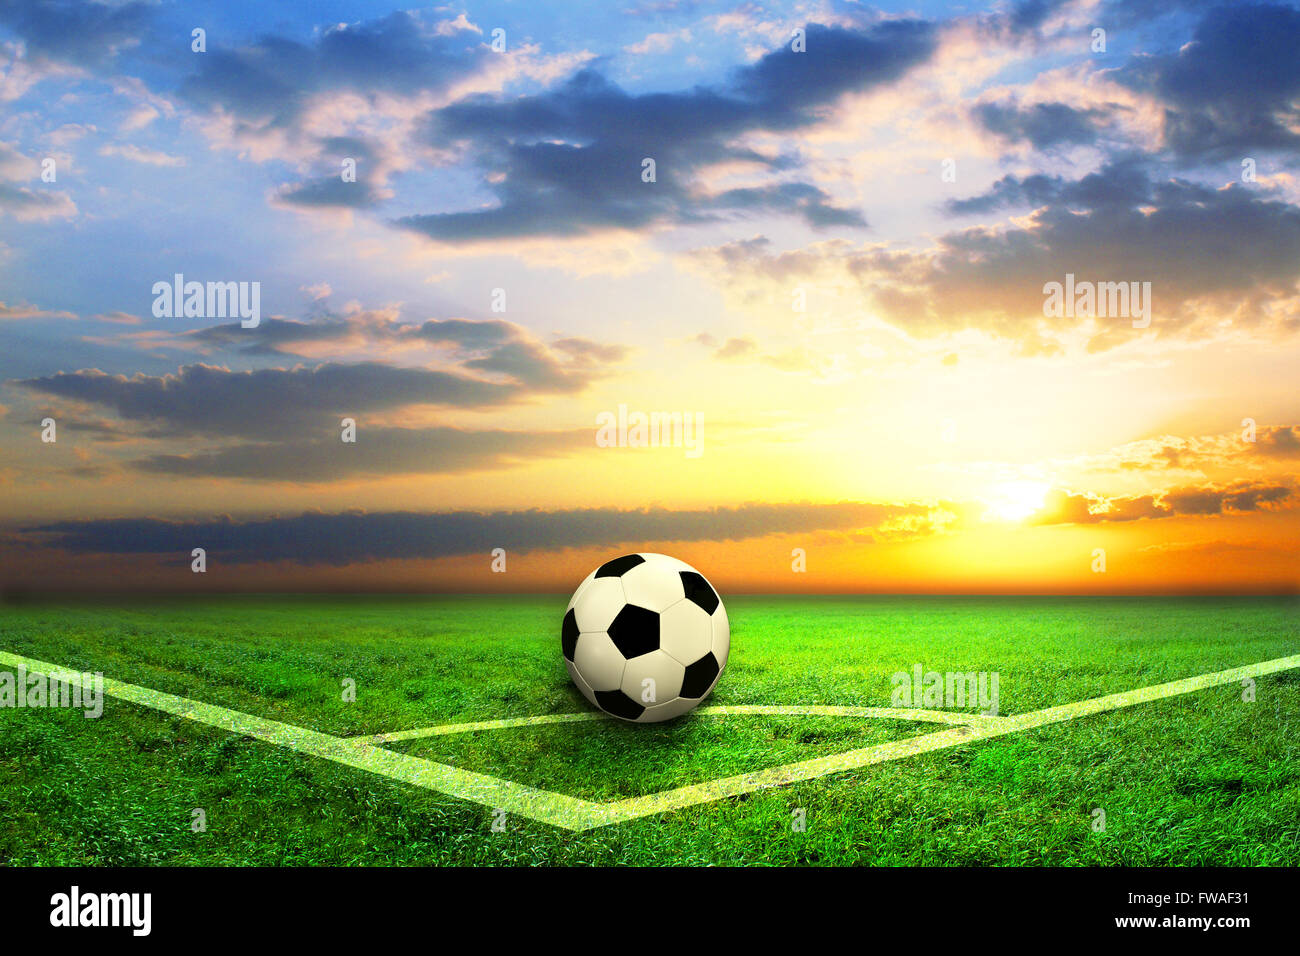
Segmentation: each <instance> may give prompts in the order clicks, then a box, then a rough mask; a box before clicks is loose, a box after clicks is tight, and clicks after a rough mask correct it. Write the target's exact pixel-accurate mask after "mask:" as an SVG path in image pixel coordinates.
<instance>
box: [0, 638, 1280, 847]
mask: <svg viewBox="0 0 1300 956" xmlns="http://www.w3.org/2000/svg"><path fill="white" fill-rule="evenodd" d="M0 664H7V665H9V666H11V667H25V668H26V669H27V671H28V673H43V674H46V675H48V676H51V677H56V676H57V677H58V678H59V679H61V680H63V681H64V682H65V683H68V684H69V685H81V683H82V675H80V674H78V673H75V672H72V671H71V669H70V668H66V667H62V666H60V665H58V664H50V663H48V662H46V661H39V660H35V659H34V658H30V657H22V656H20V655H18V654H10V653H6V652H4V651H0ZM1296 667H1300V654H1294V655H1292V656H1290V657H1279V658H1276V659H1274V660H1271V661H1261V662H1259V663H1257V664H1247V665H1245V666H1243V667H1233V668H1229V669H1228V670H1223V671H1216V672H1214V673H1211V674H1200V675H1198V676H1196V677H1187V678H1183V679H1182V680H1176V681H1170V682H1168V683H1165V684H1155V685H1153V686H1150V687H1141V688H1138V689H1136V690H1131V691H1125V692H1123V693H1119V694H1109V695H1107V696H1105V697H1096V698H1093V699H1091V700H1083V701H1077V702H1075V703H1073V704H1062V705H1060V706H1058V707H1048V708H1045V709H1043V710H1036V711H1032V712H1031V713H1026V714H1018V715H1015V716H1011V717H976V716H974V715H969V714H967V715H946V716H947V717H961V718H962V720H961V721H956V720H949V721H946V722H948V723H955V724H957V726H953V727H950V728H949V729H947V730H940V731H935V732H933V733H929V734H924V735H922V736H919V737H909V738H907V739H904V740H896V741H892V742H889V743H883V744H876V745H874V746H871V747H864V748H862V749H860V750H851V751H848V752H846V753H841V754H834V755H832V756H829V757H818V758H815V759H813V760H803V761H799V762H797V763H789V764H783V765H781V766H779V767H770V768H768V769H766V770H760V771H758V772H756V773H749V774H741V775H738V776H734V777H724V778H722V779H719V780H712V781H709V782H708V783H702V784H695V785H693V786H688V787H678V788H676V789H674V790H665V791H662V792H660V793H652V794H648V795H646V796H642V797H629V798H627V799H624V800H617V801H614V802H611V803H593V802H591V801H587V800H581V799H579V798H577V797H570V796H566V795H564V794H559V793H552V792H550V791H547V790H539V789H536V788H533V787H527V786H524V785H523V784H518V783H514V782H512V781H510V780H503V779H501V778H499V777H493V776H490V775H488V774H482V773H475V772H473V771H470V770H462V769H459V768H457V767H452V766H449V765H447V764H440V763H435V762H434V761H432V760H426V759H423V758H420V757H412V756H409V755H407V754H402V753H397V752H395V751H392V750H386V749H384V748H383V747H381V746H379V743H380V741H379V740H378V738H381V737H382V738H384V739H385V741H392V740H396V739H412V737H413V736H414V735H418V736H432V735H433V734H431V733H429V731H434V732H439V733H463V732H466V731H467V730H478V729H497V728H498V727H513V726H524V725H529V724H540V723H560V722H566V721H571V720H582V719H586V718H587V715H585V714H553V715H549V716H546V715H544V716H542V717H540V718H539V717H523V718H514V719H513V720H507V721H483V722H480V723H478V724H444V725H442V726H441V727H440V728H439V727H434V728H427V727H426V728H421V729H420V730H419V731H405V732H398V733H397V734H388V735H384V734H380V735H376V736H374V737H352V738H346V737H336V736H333V735H331V734H323V733H320V732H319V731H315V730H308V729H307V728H305V727H297V726H294V725H293V724H286V723H281V722H280V721H276V720H267V719H265V718H262V717H255V716H253V715H252V714H245V713H241V712H239V711H237V710H229V709H227V708H225V707H218V706H216V705H214V704H205V703H202V702H201V701H196V700H190V699H188V698H185V697H177V696H175V695H173V694H165V693H163V692H162V691H157V690H151V689H149V688H147V687H139V686H137V685H135V684H127V683H123V682H121V681H116V680H111V679H109V678H104V693H105V694H107V695H108V696H110V697H115V698H117V699H118V700H124V701H127V702H129V703H133V704H138V705H140V706H142V707H151V708H153V709H154V710H159V711H162V712H163V713H168V714H173V715H174V716H177V717H184V718H186V719H187V720H193V721H196V722H198V723H201V724H206V725H207V726H209V727H216V728H218V729H221V730H226V731H229V732H231V733H236V734H242V735H243V736H246V737H252V738H253V739H255V740H262V741H265V742H267V743H271V744H275V745H276V746H279V747H286V748H288V749H290V750H295V751H297V752H298V753H303V754H309V755H311V756H316V757H323V758H324V759H326V760H332V761H334V762H335V763H340V764H344V765H345V766H349V767H356V768H358V769H361V770H368V771H370V772H371V773H376V774H379V775H381V776H384V777H387V778H389V779H390V780H397V781H399V782H401V783H408V784H412V785H414V786H417V787H424V788H426V789H429V790H436V791H437V792H439V793H443V794H446V795H448V796H452V797H459V798H461V799H465V800H472V801H474V802H475V803H479V804H482V805H483V806H485V807H492V808H500V809H502V810H505V811H506V812H507V813H516V814H519V815H520V816H524V817H528V818H530V819H533V820H539V821H541V822H543V823H549V824H552V825H553V826H558V827H563V828H565V829H568V830H574V831H579V830H589V829H592V828H593V827H600V826H607V825H609V824H612V823H623V822H625V821H628V820H635V819H637V818H639V817H645V816H649V815H651V814H654V813H663V812H666V811H670V810H679V809H682V808H683V807H689V806H694V805H695V804H700V803H709V802H712V801H715V800H720V799H722V798H723V797H731V796H737V795H739V794H743V793H751V792H753V791H755V790H762V789H767V788H769V787H780V786H785V785H786V784H790V783H795V782H797V781H801V780H811V779H814V778H816V777H821V776H824V775H826V774H831V773H841V772H843V771H846V770H855V769H858V768H860V767H865V766H869V765H871V764H874V763H883V762H885V761H888V760H899V759H902V758H904V757H912V756H916V755H917V754H922V753H930V752H932V751H936V750H943V749H946V748H948V747H956V746H960V745H962V744H967V743H972V742H974V741H977V740H987V739H990V738H993V737H1000V736H1002V735H1004V734H1011V733H1017V732H1019V731H1022V730H1029V729H1032V728H1034V727H1042V726H1046V725H1048V724H1054V723H1060V722H1062V721H1066V720H1074V719H1075V718H1078V717H1087V716H1090V715H1092V714H1099V713H1104V712H1106V711H1111V710H1118V709H1120V708H1123V707H1132V706H1135V705H1137V704H1145V703H1149V702H1151V701H1155V700H1161V699H1164V698H1166V697H1175V696H1177V695H1179V694H1188V693H1192V692H1193V691H1198V690H1204V689H1206V688H1209V687H1216V686H1219V685H1221V684H1234V683H1238V682H1240V681H1243V680H1245V679H1246V678H1249V677H1262V676H1264V675H1265V674H1272V673H1276V672H1277V671H1284V670H1291V669H1292V668H1296ZM814 710H816V711H821V710H823V708H813V707H799V706H795V707H793V708H785V707H776V708H768V707H760V708H751V707H707V708H701V710H700V711H699V712H700V713H713V714H721V715H734V714H744V713H788V712H798V713H809V712H813V711H814ZM825 710H827V711H835V712H841V713H839V715H840V716H849V715H852V716H857V715H858V714H857V711H859V710H861V711H864V712H865V711H870V712H871V713H870V714H868V715H866V716H873V717H879V716H884V715H883V714H881V713H880V712H881V711H890V712H892V713H898V714H900V715H907V716H900V717H899V718H898V719H905V720H906V719H911V720H917V719H924V718H918V717H917V716H916V715H917V713H918V712H916V711H911V710H906V709H904V710H896V709H893V708H825ZM848 712H853V713H852V714H849V713H848ZM931 713H938V712H931ZM448 728H451V729H448ZM403 733H405V734H406V735H407V736H405V737H403V736H402V734H403Z"/></svg>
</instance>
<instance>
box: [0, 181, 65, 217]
mask: <svg viewBox="0 0 1300 956" xmlns="http://www.w3.org/2000/svg"><path fill="white" fill-rule="evenodd" d="M0 213H7V214H9V215H10V216H13V217H14V218H15V219H17V220H18V221H19V222H39V221H41V220H45V219H71V218H72V217H73V216H75V215H76V214H77V204H76V203H74V202H73V201H72V198H71V197H70V196H69V195H68V194H67V193H57V192H47V191H45V190H37V189H28V188H27V187H26V186H13V185H10V184H9V183H0Z"/></svg>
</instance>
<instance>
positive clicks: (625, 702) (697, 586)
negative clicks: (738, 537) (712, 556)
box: [560, 553, 731, 723]
mask: <svg viewBox="0 0 1300 956" xmlns="http://www.w3.org/2000/svg"><path fill="white" fill-rule="evenodd" d="M560 645H561V650H562V652H563V654H564V660H565V663H566V665H567V666H568V669H569V674H570V676H571V677H572V678H573V682H574V684H575V685H576V686H577V687H578V689H579V690H580V691H582V694H583V696H584V697H586V698H587V699H588V700H589V701H591V702H592V703H593V704H595V705H596V706H597V707H598V708H600V709H601V710H602V711H604V712H605V713H607V714H609V715H610V716H612V717H618V718H619V719H621V720H626V721H634V722H637V723H657V722H659V721H664V720H671V719H672V718H674V717H680V716H681V715H682V714H685V713H688V712H689V711H691V710H693V709H694V708H695V707H697V706H699V703H700V701H702V700H704V698H706V697H707V696H708V695H709V694H710V693H711V692H712V690H713V688H714V687H715V686H716V685H717V682H718V679H719V678H720V677H721V676H722V671H723V669H724V668H725V667H726V666H727V656H728V654H729V652H730V649H731V628H730V625H729V623H728V621H727V612H726V610H725V609H724V608H723V606H722V599H721V598H719V597H718V592H717V591H716V590H714V588H713V585H711V584H710V583H709V582H708V580H707V579H706V578H705V577H704V575H702V574H700V572H699V571H697V570H695V568H693V567H691V566H690V565H689V564H687V563H686V562H684V561H679V560H677V559H676V558H672V557H669V556H668V555H663V554H648V553H647V554H626V555H623V556H622V557H620V558H615V559H613V560H612V561H606V562H605V563H604V564H602V565H601V566H600V567H599V568H597V569H596V570H595V571H593V572H592V573H591V574H589V575H587V577H586V578H585V579H584V580H583V582H582V583H581V584H580V585H579V586H578V590H577V591H575V592H574V595H573V599H572V600H571V601H569V606H568V607H567V608H566V609H565V613H564V620H563V623H562V624H561V627H560Z"/></svg>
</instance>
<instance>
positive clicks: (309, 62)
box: [181, 11, 492, 156]
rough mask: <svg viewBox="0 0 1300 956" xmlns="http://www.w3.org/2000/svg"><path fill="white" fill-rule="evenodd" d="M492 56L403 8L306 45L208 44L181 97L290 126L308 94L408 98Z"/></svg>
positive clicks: (265, 41)
mask: <svg viewBox="0 0 1300 956" xmlns="http://www.w3.org/2000/svg"><path fill="white" fill-rule="evenodd" d="M491 55H492V53H491V51H489V50H488V49H487V47H485V46H483V45H482V43H480V42H479V41H478V37H477V35H475V38H474V40H473V41H472V42H466V41H465V40H464V39H463V38H462V37H460V36H459V35H457V34H451V35H446V36H440V35H437V34H436V33H433V32H432V31H429V30H427V29H425V28H424V27H423V26H422V25H421V24H420V22H419V21H418V20H416V18H415V17H413V16H411V15H410V14H409V13H406V12H403V11H398V12H395V13H392V14H389V15H388V16H386V17H384V18H383V19H380V20H374V21H369V22H365V23H353V24H338V25H335V26H332V27H330V28H329V29H327V30H325V31H324V32H323V33H322V34H321V35H320V37H319V38H318V39H317V40H316V42H315V43H313V44H311V45H307V44H302V43H297V42H294V41H292V40H288V39H285V38H283V37H276V36H267V37H264V38H262V39H261V40H259V41H258V42H257V43H254V44H253V45H251V46H247V47H243V48H241V49H237V50H232V49H220V48H217V49H210V50H209V51H208V52H207V53H206V54H204V55H203V56H202V57H199V58H198V60H199V64H200V66H199V70H198V72H197V73H196V74H194V75H193V76H191V77H189V78H188V79H186V80H185V81H184V83H182V85H181V94H182V95H183V96H184V97H186V98H187V99H188V100H190V101H191V102H193V103H195V104H196V105H198V106H201V107H204V108H207V109H220V110H223V111H225V112H227V113H229V114H231V115H233V116H236V117H238V118H239V119H240V121H241V122H244V123H247V124H250V125H252V126H256V127H262V126H278V127H285V126H289V125H292V124H293V123H294V122H295V121H296V120H297V119H298V118H299V117H300V115H301V113H302V111H303V109H304V108H305V106H306V103H307V100H308V99H309V98H310V97H311V96H312V95H313V94H316V93H321V92H327V91H333V90H351V91H358V92H362V93H371V94H373V93H390V94H399V95H402V94H404V95H410V94H414V93H419V92H427V91H438V90H444V89H446V88H447V87H448V86H450V85H451V84H452V83H454V82H455V81H457V80H459V79H463V78H464V76H465V75H466V74H467V73H469V72H470V71H472V70H473V69H474V68H475V66H476V65H477V64H479V63H481V62H482V61H483V60H484V59H485V58H486V57H488V56H491ZM351 142H352V145H351V147H348V144H347V142H346V141H340V140H339V139H338V138H330V139H326V140H323V141H322V146H325V147H327V148H331V149H334V150H339V149H340V147H345V148H348V155H353V156H355V155H356V153H357V152H358V149H357V147H358V146H360V147H361V148H362V149H368V147H367V146H366V145H365V144H364V143H363V142H361V141H360V140H355V139H353V140H352V141H351Z"/></svg>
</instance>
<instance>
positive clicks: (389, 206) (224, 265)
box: [0, 0, 1300, 594]
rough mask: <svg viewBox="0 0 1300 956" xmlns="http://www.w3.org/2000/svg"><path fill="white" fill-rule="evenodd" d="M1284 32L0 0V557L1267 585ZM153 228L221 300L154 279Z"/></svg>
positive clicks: (1298, 412)
mask: <svg viewBox="0 0 1300 956" xmlns="http://www.w3.org/2000/svg"><path fill="white" fill-rule="evenodd" d="M196 29H201V30H202V31H204V32H203V34H202V37H203V46H204V49H203V50H202V51H195V50H194V49H193V46H194V45H195V44H196V40H195V39H194V32H193V31H195V30H196ZM494 31H503V32H502V33H496V32H494ZM1099 31H1104V32H1099ZM494 40H495V45H496V47H497V48H496V49H494ZM1099 43H1100V44H1101V46H1100V47H1099ZM502 47H503V48H502ZM1298 50H1300V9H1297V8H1296V7H1293V6H1288V5H1270V4H1261V5H1253V4H1249V3H1232V4H1229V5H1226V6H1216V5H1215V4H1210V3H1199V2H1193V0H1183V2H1178V0H1138V2H1123V3H1120V2H1109V0H1101V2H1052V0H1032V2H1022V3H1018V4H1011V3H999V4H993V5H989V6H980V5H976V4H970V5H956V6H955V5H949V4H939V3H930V2H919V3H901V4H885V5H880V6H868V5H866V4H857V3H844V2H811V3H783V4H765V3H740V4H736V3H734V2H729V3H721V4H709V3H703V2H699V3H697V2H692V0H619V2H613V3H592V4H588V5H577V4H568V3H550V2H536V3H532V2H530V3H474V4H471V5H468V6H459V5H451V6H440V7H422V8H418V9H411V10H401V9H395V8H393V7H392V6H385V5H377V4H373V3H346V4H344V3H337V2H332V0H325V2H312V3H298V4H288V3H276V4H266V3H253V2H221V3H216V2H213V3H185V4H175V3H170V2H162V3H154V2H139V3H136V2H117V0H115V2H108V3H94V2H78V0H59V2H41V0H27V2H10V0H0V450H2V451H3V458H2V459H0V483H2V485H3V494H2V495H0V509H2V510H0V524H2V525H3V528H2V529H0V541H2V542H3V546H2V551H0V588H3V589H4V590H6V591H15V590H39V589H44V588H53V589H61V590H76V589H81V588H85V589H95V590H103V589H162V590H173V589H175V590H185V589H202V590H209V589H216V590H243V589H250V590H311V589H328V590H339V591H350V590H357V591H362V590H372V589H374V590H389V589H391V590H413V591H425V590H429V591H527V590H547V591H557V592H562V591H567V590H570V589H572V587H574V586H575V585H576V584H577V582H578V581H579V580H580V579H581V578H582V577H583V576H584V575H585V574H586V573H587V572H588V571H589V570H591V569H592V568H593V567H595V566H596V565H597V564H599V563H601V562H602V561H604V560H606V559H608V558H609V557H612V556H614V555H617V554H620V553H624V552H627V551H663V552H667V553H670V554H673V555H675V556H677V557H680V558H682V559H683V560H686V561H689V562H691V563H692V564H694V565H696V566H697V567H698V568H699V569H700V570H701V571H703V572H704V573H705V574H706V575H707V576H708V577H709V578H710V579H711V580H713V582H714V583H715V584H716V585H717V586H718V588H719V589H721V590H723V591H724V593H725V592H744V591H776V592H795V591H813V592H886V593H897V592H937V593H966V592H993V593H1119V594H1127V593H1165V592H1171V593H1202V592H1227V593H1235V592H1242V593H1249V592H1295V591H1296V590H1298V589H1300V557H1297V547H1296V541H1297V539H1298V537H1300V494H1298V490H1297V475H1298V473H1300V399H1298V398H1297V388H1296V382H1297V378H1298V377H1300V376H1298V374H1297V373H1298V372H1300V181H1298V180H1297V175H1298V174H1300V56H1298V55H1297V51H1298ZM647 159H653V161H654V177H653V181H646V175H645V172H644V171H645V169H646V164H645V160H647ZM349 162H350V163H351V164H354V165H355V170H356V175H355V181H348V180H349V178H348V176H347V175H346V170H347V168H348V166H349ZM178 273H179V274H183V275H184V276H185V279H186V280H187V281H198V282H205V283H206V282H209V281H212V282H226V281H230V282H246V283H253V282H256V283H259V284H260V286H259V288H260V322H259V323H258V324H257V325H256V327H249V328H245V327H243V326H241V323H240V321H239V319H238V318H234V319H231V318H228V317H227V318H223V317H217V316H191V317H188V318H187V317H184V316H183V315H181V316H177V317H168V316H167V315H163V316H159V315H157V314H156V312H155V293H154V291H153V290H154V286H155V283H160V282H163V283H171V282H172V280H173V277H174V276H175V275H176V274H178ZM1067 275H1068V276H1072V277H1073V278H1072V279H1071V280H1069V281H1071V282H1073V283H1079V284H1087V283H1124V284H1125V287H1126V289H1127V288H1130V286H1129V285H1128V284H1129V283H1136V284H1137V286H1136V287H1135V288H1136V289H1137V290H1141V289H1142V288H1144V287H1145V288H1147V289H1149V290H1150V292H1149V294H1150V299H1149V305H1150V311H1149V315H1148V316H1146V320H1145V321H1144V319H1143V318H1142V317H1141V316H1140V315H1138V314H1137V313H1136V312H1133V310H1132V309H1130V312H1132V313H1133V314H1119V315H1115V314H1094V315H1087V314H1079V311H1080V310H1076V309H1073V308H1071V309H1069V310H1068V314H1059V313H1057V314H1049V313H1051V311H1052V310H1050V309H1046V310H1045V301H1046V299H1047V295H1046V294H1045V286H1046V285H1047V284H1049V283H1053V282H1057V283H1062V284H1064V283H1066V281H1067V279H1066V277H1067ZM1147 283H1149V285H1146V286H1144V284H1147ZM1094 311H1099V312H1105V311H1106V309H1104V308H1099V309H1096V310H1094ZM620 406H623V407H625V409H626V410H627V411H628V413H637V412H643V413H647V414H648V413H651V412H677V413H681V414H684V415H686V416H688V417H689V418H690V420H692V421H699V422H700V432H699V434H698V436H696V437H697V438H698V441H699V445H698V449H696V451H695V452H693V451H691V449H688V448H685V447H657V448H646V447H606V444H607V443H604V444H602V443H600V442H598V441H597V423H598V421H599V420H600V418H601V416H602V415H609V414H612V415H615V416H617V415H618V413H619V409H620ZM47 418H52V419H53V420H54V422H55V436H56V440H55V441H53V442H50V441H45V440H43V431H45V430H46V429H44V428H43V425H42V422H43V420H45V419H47ZM344 418H351V419H353V420H355V422H356V442H355V443H348V442H344V441H342V440H341V431H342V429H341V424H340V423H341V421H342V419H344ZM199 547H201V548H204V549H206V552H207V570H206V572H205V573H204V574H195V573H193V572H192V570H191V550H192V549H193V548H199ZM494 548H501V549H504V551H505V554H506V571H505V573H494V572H493V571H492V567H491V566H492V551H493V549H494ZM796 549H799V550H800V551H801V553H802V555H803V558H802V562H803V566H804V567H805V570H797V569H796V568H797V563H796ZM1099 552H1104V554H1102V555H1101V556H1100V558H1099ZM1101 560H1104V571H1101V570H1100V565H1099V561H1101Z"/></svg>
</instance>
